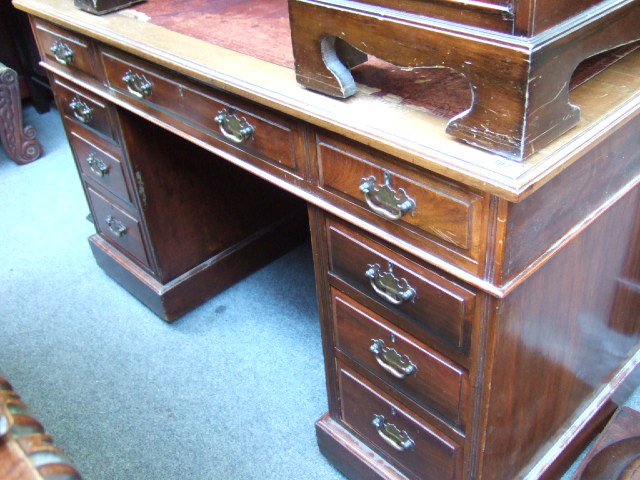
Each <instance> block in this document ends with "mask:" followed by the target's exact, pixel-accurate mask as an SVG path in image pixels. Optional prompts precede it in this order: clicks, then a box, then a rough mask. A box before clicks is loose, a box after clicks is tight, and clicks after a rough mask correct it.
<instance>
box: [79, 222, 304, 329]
mask: <svg viewBox="0 0 640 480" xmlns="http://www.w3.org/2000/svg"><path fill="white" fill-rule="evenodd" d="M302 227H304V228H302ZM307 235H308V229H307V228H306V222H303V221H301V220H300V216H299V215H292V216H291V217H289V218H287V219H285V220H283V221H282V222H279V223H277V224H275V225H271V226H269V227H268V228H265V229H263V230H261V231H259V232H257V233H255V234H254V235H251V236H249V237H248V238H246V239H244V240H243V241H242V242H239V243H237V244H236V245H233V246H232V247H229V248H227V249H226V250H224V251H223V252H221V253H219V254H218V255H216V256H214V257H212V258H210V259H209V260H207V261H205V262H202V263H201V264H200V265H197V266H196V267H194V268H192V269H191V270H189V271H187V272H186V273H184V274H183V275H181V276H179V277H178V278H176V279H174V280H172V281H170V282H168V283H166V284H162V283H160V282H159V281H158V280H157V279H155V278H154V277H153V276H152V275H151V274H150V273H149V272H147V271H146V270H144V269H143V268H141V267H140V266H138V265H137V264H136V263H134V262H133V261H132V260H130V259H129V258H128V257H127V256H126V255H124V254H123V253H122V252H120V251H119V250H118V249H116V248H115V247H113V246H112V245H111V244H110V243H109V242H107V241H106V240H104V239H103V238H102V237H101V236H100V235H92V236H91V237H89V244H90V246H91V250H92V252H93V256H94V257H95V259H96V262H97V263H98V265H99V266H100V267H101V268H102V269H103V270H104V271H105V272H106V273H107V275H109V276H110V277H111V278H113V279H114V280H115V281H116V282H118V283H119V284H120V285H121V286H122V287H124V288H125V289H126V290H127V291H128V292H129V293H131V294H132V295H133V296H134V297H136V298H137V299H138V300H139V301H141V302H142V303H143V304H144V305H146V306H147V307H148V308H149V309H150V310H151V311H153V312H154V313H155V314H156V315H158V316H159V317H161V318H162V319H163V320H165V321H167V322H171V321H173V320H175V319H177V318H178V317H180V316H181V315H184V314H185V313H187V312H189V311H190V310H192V309H194V308H195V307H197V306H199V305H200V304H202V303H203V302H205V301H206V300H209V299H210V298H212V297H213V296H214V295H216V294H217V293H219V292H221V291H223V290H225V289H226V288H228V287H230V286H231V285H233V284H234V283H236V282H238V281H240V280H242V279H243V278H245V277H246V276H247V275H249V274H251V273H253V272H255V271H256V270H258V269H259V268H261V267H263V266H265V265H267V264H268V263H269V262H271V261H273V260H275V259H277V258H278V257H280V256H282V255H284V254H285V253H287V252H288V251H289V250H291V249H292V248H294V247H295V246H297V245H299V244H301V243H302V242H303V241H304V240H305V239H306V238H307Z"/></svg>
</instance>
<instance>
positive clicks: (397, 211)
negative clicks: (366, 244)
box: [360, 172, 416, 220]
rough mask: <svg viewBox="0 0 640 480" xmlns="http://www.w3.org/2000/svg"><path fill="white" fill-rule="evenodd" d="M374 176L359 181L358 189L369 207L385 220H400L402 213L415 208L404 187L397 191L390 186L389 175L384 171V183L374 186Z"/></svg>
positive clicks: (404, 213)
mask: <svg viewBox="0 0 640 480" xmlns="http://www.w3.org/2000/svg"><path fill="white" fill-rule="evenodd" d="M376 183H377V180H376V177H374V176H373V175H372V176H370V177H369V178H363V179H362V180H361V182H360V191H361V192H362V193H363V194H364V199H365V200H366V202H367V205H369V208H371V210H373V211H374V212H375V213H377V214H378V215H381V216H382V217H384V218H386V219H387V220H400V219H401V218H402V217H403V216H404V215H406V214H407V213H410V214H411V215H413V211H414V210H415V208H416V202H415V201H414V200H413V199H412V198H410V197H409V196H407V193H406V192H405V191H404V189H402V188H399V189H398V190H397V191H396V190H394V189H393V188H391V175H390V174H389V172H384V183H383V184H381V185H379V186H377V187H376Z"/></svg>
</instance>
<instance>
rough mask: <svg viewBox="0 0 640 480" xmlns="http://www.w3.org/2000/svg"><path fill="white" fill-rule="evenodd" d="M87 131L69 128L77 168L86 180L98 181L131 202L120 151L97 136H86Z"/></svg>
mask: <svg viewBox="0 0 640 480" xmlns="http://www.w3.org/2000/svg"><path fill="white" fill-rule="evenodd" d="M89 136H90V135H89V134H88V133H87V132H78V131H76V130H75V129H73V128H71V129H69V140H70V142H71V148H72V149H73V151H74V153H75V156H76V161H77V163H78V168H79V169H80V171H81V172H82V174H83V176H84V178H85V179H86V180H88V181H91V182H95V183H98V184H99V185H101V186H102V187H103V188H106V189H107V190H109V191H110V192H111V193H113V194H114V195H116V196H117V197H119V198H120V199H122V200H125V201H127V202H129V203H131V204H132V203H133V198H132V196H131V191H130V190H129V188H128V186H127V181H126V178H127V175H126V173H125V168H124V165H123V163H122V152H121V151H120V148H118V147H115V146H113V145H111V144H109V143H107V142H105V141H102V140H100V139H99V138H98V137H95V138H91V139H89V138H87V137H89Z"/></svg>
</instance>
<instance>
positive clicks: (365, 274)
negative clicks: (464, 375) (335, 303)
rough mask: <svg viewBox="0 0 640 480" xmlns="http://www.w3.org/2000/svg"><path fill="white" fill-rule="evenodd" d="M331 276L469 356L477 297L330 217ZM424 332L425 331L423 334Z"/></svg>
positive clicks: (418, 334) (416, 332)
mask: <svg viewBox="0 0 640 480" xmlns="http://www.w3.org/2000/svg"><path fill="white" fill-rule="evenodd" d="M326 231H327V241H328V245H329V273H330V275H331V276H332V277H334V278H337V279H339V280H341V281H343V282H346V283H347V284H349V285H351V286H352V287H354V288H356V289H357V290H359V291H360V292H362V293H364V294H365V295H366V296H368V297H369V298H371V299H373V300H374V301H375V302H377V303H379V304H381V305H383V306H384V307H386V308H387V309H391V310H392V311H393V312H395V313H397V314H400V315H401V316H403V317H406V318H408V319H409V322H408V323H409V326H405V325H403V328H404V329H406V330H408V329H409V328H410V325H417V326H419V327H420V328H419V329H415V328H414V329H412V331H411V333H412V334H413V335H415V336H416V337H418V338H420V339H425V338H426V337H425V333H428V334H429V335H433V336H435V337H437V338H439V339H440V340H442V341H444V342H446V343H447V344H449V345H450V346H453V347H454V348H455V349H456V350H458V351H462V352H465V353H467V352H468V349H469V345H470V341H471V328H472V322H473V319H474V316H475V309H476V303H477V302H476V293H475V292H473V291H471V290H469V289H468V288H466V287H464V286H462V285H460V284H458V283H456V282H454V281H453V280H450V279H449V278H446V277H444V276H442V275H441V274H439V273H437V272H435V271H433V270H431V269H430V268H428V267H427V266H423V265H420V264H418V263H415V262H413V261H411V260H408V259H407V258H405V257H403V256H400V255H398V254H397V253H396V252H394V251H393V250H391V249H390V248H388V247H386V246H384V245H382V244H381V243H379V242H376V241H375V240H373V239H371V238H370V237H368V236H365V234H362V233H359V232H357V231H356V230H353V229H350V228H349V227H347V226H346V225H344V224H342V223H340V222H338V221H335V220H332V219H327V230H326ZM421 330H422V332H421Z"/></svg>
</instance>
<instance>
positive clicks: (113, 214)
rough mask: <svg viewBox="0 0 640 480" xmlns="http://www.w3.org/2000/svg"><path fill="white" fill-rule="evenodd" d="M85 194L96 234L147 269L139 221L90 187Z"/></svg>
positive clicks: (147, 262)
mask: <svg viewBox="0 0 640 480" xmlns="http://www.w3.org/2000/svg"><path fill="white" fill-rule="evenodd" d="M87 193H88V197H89V202H90V203H91V206H92V207H93V208H92V210H93V220H94V222H95V225H96V229H97V230H98V232H100V233H101V234H102V236H103V237H105V238H107V240H109V241H111V243H113V244H115V245H116V246H118V247H119V248H120V249H122V250H124V252H125V253H127V254H129V255H131V256H133V257H135V258H136V259H137V260H138V261H139V262H141V263H142V264H144V265H146V266H147V267H149V266H150V262H149V257H148V255H147V249H146V247H145V243H144V240H143V238H142V228H141V225H140V220H138V219H137V218H135V217H134V216H132V215H130V214H129V213H127V212H126V211H124V210H123V209H122V208H120V207H118V206H117V205H115V204H114V203H113V202H110V201H109V200H107V199H106V198H105V197H104V196H102V195H101V194H100V193H98V192H97V191H96V190H94V189H93V188H91V186H87Z"/></svg>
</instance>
